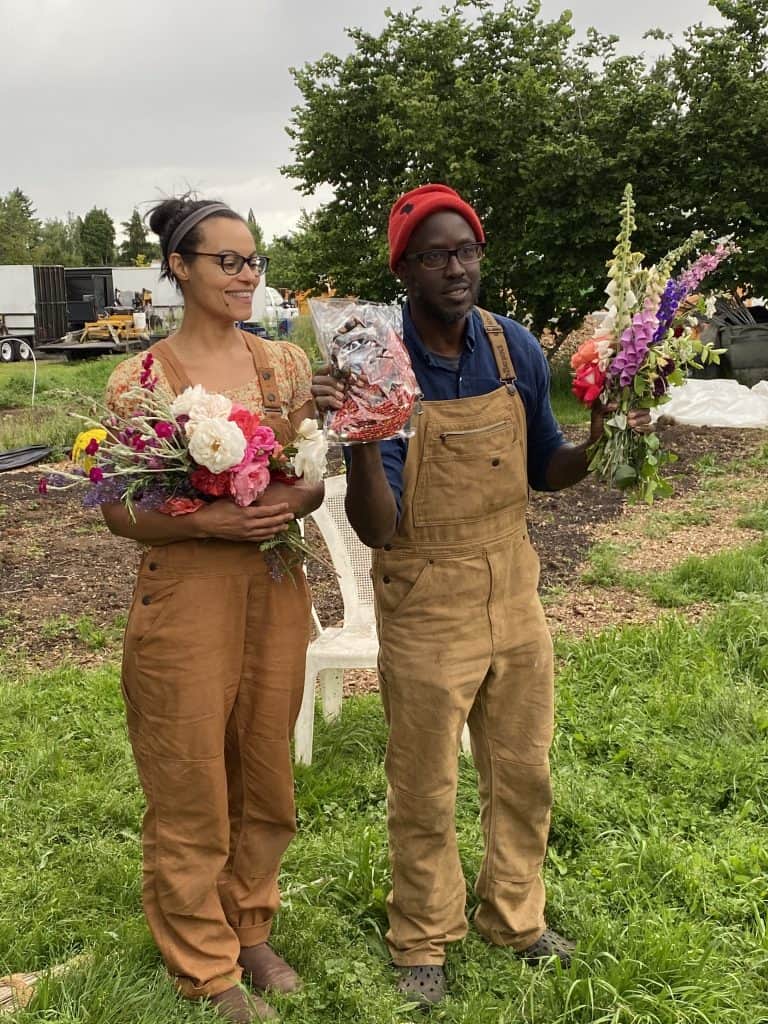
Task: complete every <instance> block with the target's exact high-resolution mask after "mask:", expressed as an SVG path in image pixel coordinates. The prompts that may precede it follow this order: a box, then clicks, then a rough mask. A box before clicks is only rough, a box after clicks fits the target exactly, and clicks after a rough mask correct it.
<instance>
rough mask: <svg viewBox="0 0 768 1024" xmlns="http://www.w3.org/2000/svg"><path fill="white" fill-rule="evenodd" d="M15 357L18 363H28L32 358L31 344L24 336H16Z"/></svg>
mask: <svg viewBox="0 0 768 1024" xmlns="http://www.w3.org/2000/svg"><path fill="white" fill-rule="evenodd" d="M16 358H17V359H18V360H19V362H20V363H28V362H30V360H32V359H33V358H34V357H33V355H32V346H31V345H30V344H29V342H28V341H25V340H24V338H16Z"/></svg>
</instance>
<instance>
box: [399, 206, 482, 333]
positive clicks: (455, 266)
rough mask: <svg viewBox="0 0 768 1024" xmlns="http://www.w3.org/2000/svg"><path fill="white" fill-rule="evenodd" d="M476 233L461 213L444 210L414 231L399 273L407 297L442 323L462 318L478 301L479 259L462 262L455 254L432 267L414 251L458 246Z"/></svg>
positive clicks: (455, 247)
mask: <svg viewBox="0 0 768 1024" xmlns="http://www.w3.org/2000/svg"><path fill="white" fill-rule="evenodd" d="M476 241H477V239H476V238H475V233H474V231H473V230H472V228H471V226H470V225H469V223H468V222H467V221H466V220H464V218H463V217H462V216H461V214H459V213H455V212H454V211H453V210H445V211H442V212H440V213H433V214H432V216H431V217H427V219H426V220H424V221H423V222H422V223H421V224H419V226H418V228H416V230H415V231H414V233H413V234H412V235H411V238H410V240H409V242H408V248H407V249H406V250H405V253H404V254H403V258H402V259H401V260H400V262H399V263H398V265H397V273H398V275H399V277H400V279H401V280H402V282H403V284H404V285H405V287H406V290H407V292H408V301H409V302H410V303H411V305H412V306H413V307H415V308H417V309H419V308H420V309H422V310H423V311H424V312H425V313H427V314H428V315H430V316H432V317H434V319H436V320H440V321H441V322H442V323H446V324H453V323H456V322H458V321H459V320H462V319H463V318H464V317H465V316H466V315H467V313H468V312H469V311H470V309H471V308H472V307H473V306H474V305H476V304H477V297H478V293H479V290H480V263H479V262H477V263H460V262H459V260H458V258H457V257H456V256H455V255H454V256H451V258H450V259H449V261H448V265H447V266H445V267H443V268H442V269H441V270H429V269H428V268H427V267H425V266H422V264H421V263H420V262H419V260H415V259H408V258H407V257H409V256H412V255H414V254H415V253H423V252H430V251H431V250H434V249H458V248H460V247H461V246H462V245H467V244H469V243H472V242H476Z"/></svg>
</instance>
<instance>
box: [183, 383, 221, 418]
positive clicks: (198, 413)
mask: <svg viewBox="0 0 768 1024" xmlns="http://www.w3.org/2000/svg"><path fill="white" fill-rule="evenodd" d="M231 411H232V403H231V402H230V400H229V399H228V398H226V397H225V396H224V395H217V394H212V393H210V392H208V391H206V390H205V388H204V387H203V386H202V384H195V386H194V387H191V388H186V389H185V390H184V391H182V392H181V394H180V395H177V396H176V398H174V400H173V402H172V404H171V412H172V413H173V415H174V416H189V418H190V421H192V422H197V421H198V420H212V419H226V418H227V416H229V414H230V412H231Z"/></svg>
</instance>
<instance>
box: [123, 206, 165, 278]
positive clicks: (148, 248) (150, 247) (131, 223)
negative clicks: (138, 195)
mask: <svg viewBox="0 0 768 1024" xmlns="http://www.w3.org/2000/svg"><path fill="white" fill-rule="evenodd" d="M121 226H122V229H123V232H124V234H125V238H124V239H123V243H122V245H121V246H120V252H119V259H120V263H121V264H122V265H123V266H128V267H133V266H137V265H140V266H144V265H146V264H147V263H149V262H150V261H151V260H153V259H156V258H157V257H159V256H160V247H159V246H158V245H155V244H154V243H153V242H150V241H149V240H148V238H147V229H146V227H145V225H144V221H143V220H142V218H141V214H140V213H139V211H138V210H137V209H135V208H134V211H133V213H132V214H131V216H130V219H129V220H126V221H123V222H122V225H121Z"/></svg>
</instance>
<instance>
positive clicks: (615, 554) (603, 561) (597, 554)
mask: <svg viewBox="0 0 768 1024" xmlns="http://www.w3.org/2000/svg"><path fill="white" fill-rule="evenodd" d="M630 550H631V548H630V547H629V546H628V545H626V544H615V543H613V542H611V541H601V542H599V543H598V544H593V546H592V547H591V548H590V549H589V553H588V555H587V561H588V562H589V565H588V566H587V568H586V569H585V570H584V572H582V574H581V579H582V582H584V583H586V584H587V586H597V587H615V586H620V585H621V584H622V583H625V584H626V583H628V582H630V581H631V580H633V579H634V575H633V574H632V573H631V572H629V571H628V570H627V569H624V568H622V564H621V563H622V562H623V561H624V560H625V559H626V558H627V556H628V555H629V553H630Z"/></svg>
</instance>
